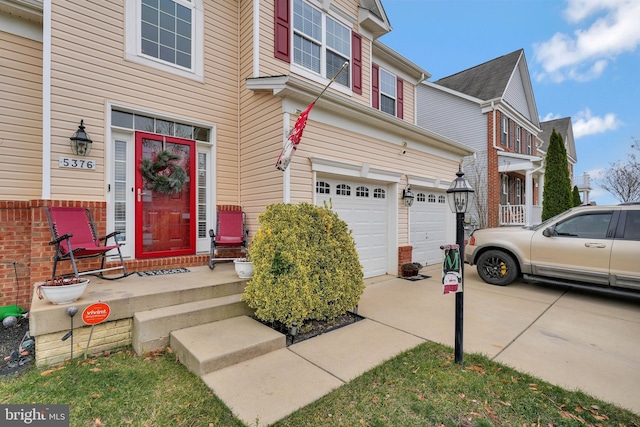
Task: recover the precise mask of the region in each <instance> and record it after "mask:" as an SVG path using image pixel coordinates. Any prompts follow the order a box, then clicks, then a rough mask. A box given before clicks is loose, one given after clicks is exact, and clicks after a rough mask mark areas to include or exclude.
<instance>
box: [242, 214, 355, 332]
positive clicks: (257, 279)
mask: <svg viewBox="0 0 640 427" xmlns="http://www.w3.org/2000/svg"><path fill="white" fill-rule="evenodd" d="M258 221H259V222H260V228H259V229H258V231H257V232H256V235H255V236H254V237H253V240H252V242H251V258H252V261H253V265H254V275H253V277H252V278H251V280H250V281H249V282H248V283H247V286H246V287H245V290H244V293H243V296H242V298H243V300H244V301H245V302H246V303H247V304H248V305H249V307H251V308H253V309H254V310H255V315H256V317H258V318H259V319H260V320H262V321H265V322H280V323H282V324H284V325H286V326H287V327H291V325H292V324H293V322H297V324H298V325H299V326H302V325H303V324H304V322H305V321H308V320H332V319H334V318H336V317H337V316H339V315H342V314H344V313H346V312H347V311H349V310H352V309H353V308H354V307H355V306H357V305H358V302H359V301H360V297H361V296H362V293H363V292H364V280H363V275H362V266H361V264H360V261H359V258H358V253H357V252H356V247H355V242H354V240H353V237H352V236H351V231H350V230H349V228H348V227H347V223H346V222H344V221H343V220H341V219H340V218H339V217H338V215H337V214H336V213H335V212H333V211H332V210H331V209H329V208H328V207H326V206H325V207H319V206H315V205H312V204H309V203H300V204H286V203H277V204H272V205H269V206H267V208H266V210H265V212H264V213H262V214H261V215H260V216H259V217H258Z"/></svg>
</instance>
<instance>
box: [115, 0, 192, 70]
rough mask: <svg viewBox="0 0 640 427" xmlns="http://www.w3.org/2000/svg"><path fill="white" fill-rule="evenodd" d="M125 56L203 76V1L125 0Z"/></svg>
mask: <svg viewBox="0 0 640 427" xmlns="http://www.w3.org/2000/svg"><path fill="white" fill-rule="evenodd" d="M126 22H127V23H126V58H127V59H128V60H130V61H134V62H138V63H142V64H145V65H148V66H151V67H154V68H160V69H164V70H167V71H170V72H173V73H176V74H181V75H184V76H186V77H190V78H196V79H202V77H203V75H204V73H203V55H204V42H203V37H204V36H203V34H204V31H203V27H204V17H203V10H202V0H126Z"/></svg>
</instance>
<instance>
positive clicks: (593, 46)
mask: <svg viewBox="0 0 640 427" xmlns="http://www.w3.org/2000/svg"><path fill="white" fill-rule="evenodd" d="M564 15H565V18H566V19H567V21H568V22H569V23H572V24H579V23H581V22H583V21H584V20H586V19H587V18H594V19H595V21H593V23H592V24H591V26H589V27H588V28H586V29H585V28H577V29H576V30H575V31H574V32H573V34H572V35H567V34H564V33H556V34H554V35H553V37H551V39H549V40H547V41H545V42H541V43H534V45H533V49H534V59H535V60H536V61H537V62H539V63H540V64H541V65H542V68H543V69H544V72H542V73H539V74H537V76H536V77H537V78H538V80H542V79H544V78H549V79H551V80H553V81H556V82H561V81H563V80H566V79H571V80H577V81H588V80H593V79H595V78H598V77H599V76H600V75H601V74H602V73H603V71H604V70H605V68H606V67H607V65H608V64H609V62H610V61H612V60H614V59H615V58H616V56H618V55H620V54H622V53H625V52H631V51H633V50H635V49H636V48H637V47H638V45H640V25H639V24H638V23H639V22H640V1H638V0H567V8H566V9H565V11H564Z"/></svg>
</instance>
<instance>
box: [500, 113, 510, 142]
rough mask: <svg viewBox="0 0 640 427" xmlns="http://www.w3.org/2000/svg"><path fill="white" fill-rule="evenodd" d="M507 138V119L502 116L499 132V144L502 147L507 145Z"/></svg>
mask: <svg viewBox="0 0 640 427" xmlns="http://www.w3.org/2000/svg"><path fill="white" fill-rule="evenodd" d="M508 139H509V119H507V118H506V117H503V118H502V133H501V134H500V144H501V145H502V146H503V147H506V146H507V140H508Z"/></svg>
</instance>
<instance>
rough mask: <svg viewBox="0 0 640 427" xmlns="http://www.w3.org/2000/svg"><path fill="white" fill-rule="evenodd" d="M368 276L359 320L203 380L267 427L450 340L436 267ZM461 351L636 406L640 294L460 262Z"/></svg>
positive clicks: (639, 397) (448, 304)
mask: <svg viewBox="0 0 640 427" xmlns="http://www.w3.org/2000/svg"><path fill="white" fill-rule="evenodd" d="M423 273H426V274H431V275H432V276H433V277H432V278H429V279H424V280H419V281H415V282H413V281H408V280H404V279H399V278H396V277H393V276H384V277H378V278H375V279H371V280H368V281H367V286H366V289H365V292H364V294H363V296H362V299H361V302H360V305H359V311H358V313H359V314H361V315H362V316H364V317H365V318H366V319H365V320H362V321H360V322H357V323H355V324H353V325H349V326H346V327H344V328H341V329H338V330H336V331H333V332H330V333H328V334H324V335H321V336H319V337H316V338H313V339H310V340H306V341H303V342H300V343H298V344H294V345H291V346H289V347H288V348H286V349H282V350H278V351H275V352H272V353H269V354H267V355H264V356H260V357H257V358H254V359H251V360H249V361H247V362H244V363H241V364H239V365H235V366H232V367H229V368H225V369H222V370H219V371H216V372H213V373H210V374H208V375H206V376H205V377H203V379H204V381H205V382H206V384H207V385H208V386H209V387H211V388H212V389H213V390H214V392H215V393H216V395H217V396H218V397H220V398H221V399H222V400H223V401H224V402H225V403H226V404H227V405H228V406H229V407H230V408H231V410H232V411H233V412H234V414H236V416H238V418H240V419H241V420H242V421H243V422H245V423H246V424H248V425H250V426H265V425H268V424H271V423H274V422H276V421H277V420H279V419H281V418H283V417H285V416H287V415H288V414H290V413H292V412H294V411H295V410H297V409H299V408H301V407H303V406H306V405H308V404H309V403H311V402H313V401H314V400H317V399H318V398H320V397H322V396H324V395H325V394H327V393H329V392H330V391H331V390H333V389H335V388H337V387H340V386H341V385H342V384H344V383H346V382H348V381H350V380H352V379H354V378H356V377H357V376H359V375H361V374H362V373H364V372H366V371H368V370H369V369H371V368H372V367H374V366H376V365H378V364H380V363H382V362H383V361H385V360H387V359H389V358H392V357H393V356H395V355H397V354H398V353H400V352H402V351H404V350H408V349H410V348H413V347H415V346H417V345H418V344H420V343H423V342H425V341H427V340H428V341H435V342H438V343H443V344H446V345H449V346H451V347H453V345H454V321H455V307H454V305H455V304H454V303H455V297H454V296H453V295H446V296H445V295H442V285H441V282H440V270H439V269H438V268H434V269H431V270H430V271H429V270H426V271H425V270H423ZM465 274H466V278H465V306H464V351H465V353H483V354H485V355H486V356H488V357H490V358H493V359H495V360H496V361H498V362H501V363H504V364H507V365H510V366H512V367H514V368H516V369H518V370H520V371H522V372H527V373H530V374H532V375H535V376H537V377H540V378H542V379H544V380H546V381H549V382H551V383H553V384H557V385H560V386H562V387H565V388H568V389H581V390H583V391H585V392H587V393H589V394H591V395H594V396H596V397H599V398H601V399H603V400H606V401H610V402H613V403H615V404H617V405H619V406H622V407H625V408H628V409H630V410H632V411H634V412H636V413H640V300H624V299H619V298H612V297H608V296H601V295H595V294H589V293H584V292H577V291H567V290H566V289H559V288H552V287H547V286H543V285H530V284H527V283H524V282H516V283H514V284H512V285H510V286H508V287H497V286H491V285H488V284H486V283H484V282H482V281H481V280H480V279H479V278H478V276H477V273H476V271H475V268H471V267H468V266H467V268H466V269H465Z"/></svg>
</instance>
